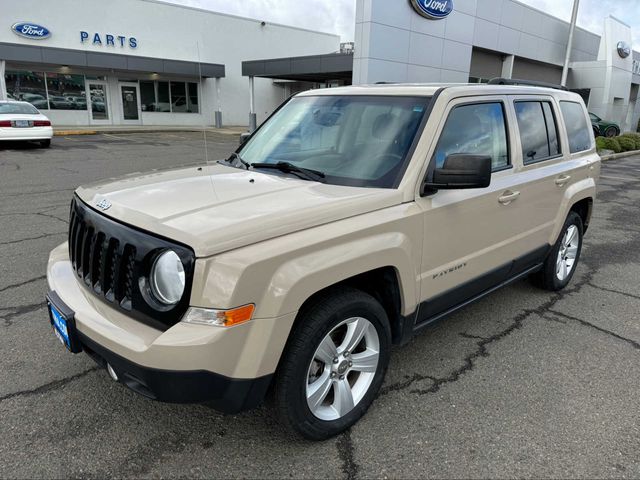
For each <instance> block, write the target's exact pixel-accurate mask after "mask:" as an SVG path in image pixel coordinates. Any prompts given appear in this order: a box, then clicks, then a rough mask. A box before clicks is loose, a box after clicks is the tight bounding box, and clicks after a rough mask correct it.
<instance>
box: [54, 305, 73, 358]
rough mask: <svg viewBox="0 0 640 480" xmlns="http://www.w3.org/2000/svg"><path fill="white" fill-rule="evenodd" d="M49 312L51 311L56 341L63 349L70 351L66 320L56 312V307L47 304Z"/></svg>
mask: <svg viewBox="0 0 640 480" xmlns="http://www.w3.org/2000/svg"><path fill="white" fill-rule="evenodd" d="M49 310H50V311H51V318H52V319H53V320H52V321H53V333H55V334H56V337H58V340H60V341H61V342H62V343H63V344H64V346H65V347H67V348H68V349H69V350H71V341H70V340H69V328H68V327H67V320H66V319H65V318H64V317H63V316H62V314H61V313H60V312H59V311H58V310H56V307H54V306H53V305H51V304H49Z"/></svg>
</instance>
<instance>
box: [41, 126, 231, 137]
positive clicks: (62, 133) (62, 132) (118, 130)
mask: <svg viewBox="0 0 640 480" xmlns="http://www.w3.org/2000/svg"><path fill="white" fill-rule="evenodd" d="M205 131H206V132H210V133H220V134H223V135H240V132H239V131H236V129H227V128H206V129H205ZM180 132H196V133H198V132H200V133H202V128H200V127H192V128H189V127H187V128H149V129H144V128H105V129H103V128H100V129H95V130H88V129H87V130H84V129H82V130H74V129H69V130H55V129H54V131H53V135H54V136H56V137H66V136H70V135H100V134H102V133H108V134H111V135H115V134H133V133H180Z"/></svg>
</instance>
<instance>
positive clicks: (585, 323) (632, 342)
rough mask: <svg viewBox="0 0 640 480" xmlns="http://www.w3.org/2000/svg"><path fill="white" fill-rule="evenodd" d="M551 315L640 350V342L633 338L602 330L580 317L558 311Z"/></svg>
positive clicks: (551, 311)
mask: <svg viewBox="0 0 640 480" xmlns="http://www.w3.org/2000/svg"><path fill="white" fill-rule="evenodd" d="M549 313H552V314H553V315H558V316H560V317H562V318H566V319H567V320H572V321H574V322H578V323H579V324H581V325H583V326H585V327H589V328H593V329H595V330H597V331H599V332H601V333H604V334H606V335H610V336H612V337H614V338H617V339H618V340H621V341H623V342H626V343H628V344H629V345H631V346H632V347H633V348H635V349H636V350H640V342H636V341H635V340H632V339H631V338H627V337H623V336H622V335H618V334H617V333H615V332H612V331H611V330H607V329H606V328H602V327H599V326H598V325H595V324H593V323H591V322H588V321H586V320H584V319H582V318H578V317H574V316H572V315H567V314H566V313H562V312H558V311H557V310H549Z"/></svg>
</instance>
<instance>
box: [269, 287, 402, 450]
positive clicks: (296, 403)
mask: <svg viewBox="0 0 640 480" xmlns="http://www.w3.org/2000/svg"><path fill="white" fill-rule="evenodd" d="M302 314H303V315H304V317H303V318H302V319H301V322H300V323H299V324H298V325H297V326H296V328H295V329H294V331H293V333H292V336H291V339H290V342H289V345H288V347H287V350H286V352H285V354H284V356H283V359H282V362H281V365H280V367H279V370H278V376H277V379H276V388H275V401H276V408H277V409H278V413H279V415H280V418H281V419H282V421H283V423H284V424H285V425H287V426H288V427H289V428H290V429H291V430H293V431H294V432H296V433H298V434H300V435H302V436H303V437H305V438H308V439H312V440H322V439H325V438H328V437H331V436H333V435H337V434H338V433H340V432H342V431H344V430H346V429H347V428H349V427H351V426H352V425H353V424H354V423H356V422H357V421H358V420H359V419H360V417H362V415H364V413H365V412H366V411H367V409H368V408H369V406H370V405H371V403H372V402H373V400H374V399H375V397H376V395H377V393H378V390H379V389H380V386H381V385H382V382H383V380H384V375H385V373H386V370H387V366H388V364H389V349H390V347H391V332H390V328H389V321H388V319H387V315H386V312H385V310H384V308H382V306H381V305H380V304H379V303H378V302H377V301H376V300H375V299H374V298H373V297H371V296H370V295H368V294H366V293H364V292H361V291H359V290H356V289H352V288H342V289H340V290H339V291H337V290H336V291H333V292H331V293H330V294H327V295H325V296H323V297H322V298H319V299H318V301H317V302H314V304H313V305H312V306H311V307H310V308H309V309H307V310H306V311H305V312H303V313H302Z"/></svg>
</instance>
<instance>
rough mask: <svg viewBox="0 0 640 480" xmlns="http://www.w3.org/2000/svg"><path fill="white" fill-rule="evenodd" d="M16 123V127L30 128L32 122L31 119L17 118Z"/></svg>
mask: <svg viewBox="0 0 640 480" xmlns="http://www.w3.org/2000/svg"><path fill="white" fill-rule="evenodd" d="M14 125H15V127H16V128H29V127H30V126H31V122H30V121H29V120H16V121H15V122H14Z"/></svg>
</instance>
